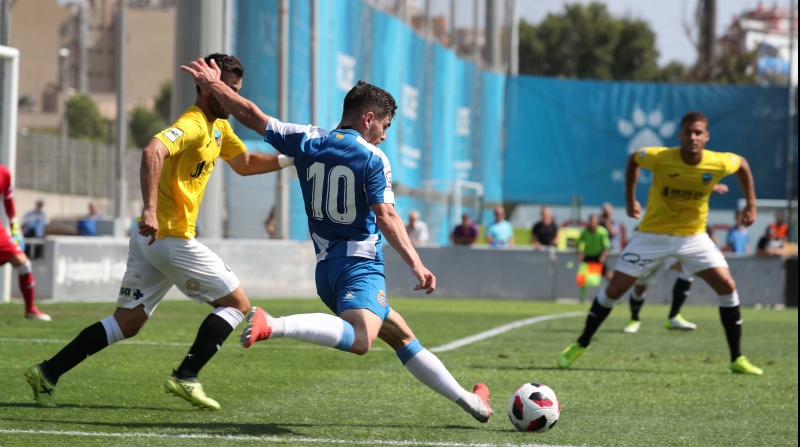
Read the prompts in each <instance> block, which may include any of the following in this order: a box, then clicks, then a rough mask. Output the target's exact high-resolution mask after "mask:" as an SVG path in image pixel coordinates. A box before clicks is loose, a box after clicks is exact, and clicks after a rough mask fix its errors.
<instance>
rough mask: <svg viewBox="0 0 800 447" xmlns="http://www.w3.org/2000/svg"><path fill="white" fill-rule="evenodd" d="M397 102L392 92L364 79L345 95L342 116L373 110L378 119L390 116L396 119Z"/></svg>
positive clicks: (353, 116) (346, 116) (355, 115)
mask: <svg viewBox="0 0 800 447" xmlns="http://www.w3.org/2000/svg"><path fill="white" fill-rule="evenodd" d="M395 110H397V104H396V103H395V102H394V97H393V96H392V95H391V93H389V92H387V91H386V90H383V89H382V88H379V87H375V86H374V85H372V84H368V83H366V82H364V81H358V83H357V84H356V85H355V86H354V87H353V88H351V89H350V91H349V92H347V95H346V96H345V97H344V110H343V111H342V118H356V117H359V116H361V115H362V114H364V113H366V112H372V113H374V114H375V117H377V118H378V119H383V118H385V117H386V116H389V118H390V119H394V113H395Z"/></svg>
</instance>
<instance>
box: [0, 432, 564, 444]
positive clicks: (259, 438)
mask: <svg viewBox="0 0 800 447" xmlns="http://www.w3.org/2000/svg"><path fill="white" fill-rule="evenodd" d="M0 433H5V434H17V435H59V436H78V437H97V438H166V439H216V440H220V441H257V442H279V443H293V442H304V443H308V444H323V445H330V444H350V445H389V446H422V447H571V446H554V445H549V444H508V443H503V444H489V443H468V442H423V441H395V440H380V439H371V440H346V439H330V438H307V437H291V436H286V437H280V436H244V435H204V434H182V433H175V434H171V433H114V432H86V431H60V430H7V429H0Z"/></svg>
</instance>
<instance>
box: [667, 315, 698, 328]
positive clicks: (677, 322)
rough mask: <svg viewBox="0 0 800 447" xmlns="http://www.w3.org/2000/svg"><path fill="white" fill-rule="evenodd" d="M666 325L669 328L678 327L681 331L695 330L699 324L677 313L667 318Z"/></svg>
mask: <svg viewBox="0 0 800 447" xmlns="http://www.w3.org/2000/svg"><path fill="white" fill-rule="evenodd" d="M664 327H666V328H667V329H677V330H680V331H693V330H695V329H697V325H696V324H694V323H692V322H691V321H686V320H685V319H684V318H683V317H682V316H681V314H678V315H675V316H674V317H672V318H670V319H668V320H667V322H666V323H664Z"/></svg>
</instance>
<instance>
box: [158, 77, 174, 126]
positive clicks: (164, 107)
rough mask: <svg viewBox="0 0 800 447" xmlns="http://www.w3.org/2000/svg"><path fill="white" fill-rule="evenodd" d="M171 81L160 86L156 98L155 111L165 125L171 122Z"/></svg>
mask: <svg viewBox="0 0 800 447" xmlns="http://www.w3.org/2000/svg"><path fill="white" fill-rule="evenodd" d="M171 109H172V81H167V82H165V83H164V84H163V85H162V86H161V91H160V92H159V93H158V96H157V97H156V104H155V111H156V113H157V114H158V116H160V117H161V119H162V120H164V122H165V123H169V122H172V119H171V116H170V115H171V112H170V110H171Z"/></svg>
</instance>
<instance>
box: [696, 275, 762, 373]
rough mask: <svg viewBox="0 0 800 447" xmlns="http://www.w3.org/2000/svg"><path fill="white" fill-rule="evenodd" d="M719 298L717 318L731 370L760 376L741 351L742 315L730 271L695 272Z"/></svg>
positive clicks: (758, 371)
mask: <svg viewBox="0 0 800 447" xmlns="http://www.w3.org/2000/svg"><path fill="white" fill-rule="evenodd" d="M696 275H697V276H699V277H701V278H703V280H705V281H706V282H707V283H708V285H709V286H710V287H711V288H712V289H714V291H715V292H716V293H717V295H718V296H719V316H720V319H721V320H722V327H723V328H724V329H725V338H726V339H727V341H728V349H729V350H730V357H731V366H730V367H731V370H732V371H733V372H734V373H738V374H750V375H761V374H763V371H762V370H761V369H760V368H758V367H756V366H753V365H752V364H751V363H750V362H749V361H748V360H747V358H746V357H745V356H743V355H742V351H741V339H742V314H741V311H740V310H739V294H738V292H737V291H736V282H735V281H734V280H733V278H732V277H731V271H730V269H728V268H726V267H715V268H710V269H706V270H703V271H701V272H697V274H696Z"/></svg>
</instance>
